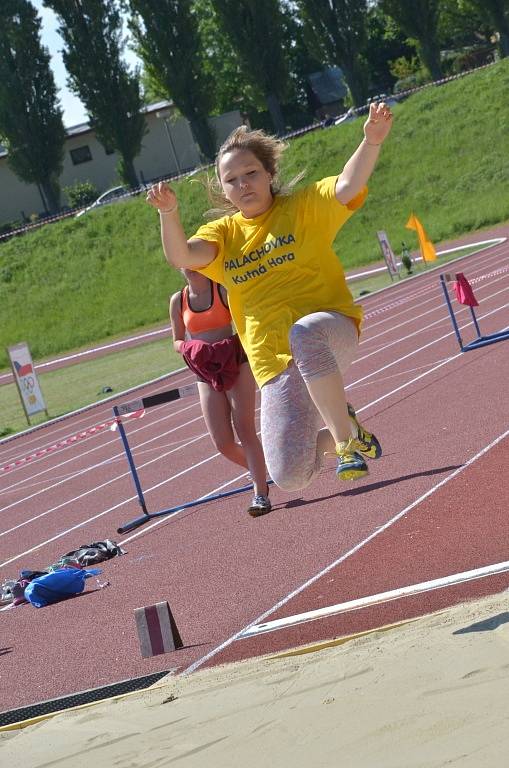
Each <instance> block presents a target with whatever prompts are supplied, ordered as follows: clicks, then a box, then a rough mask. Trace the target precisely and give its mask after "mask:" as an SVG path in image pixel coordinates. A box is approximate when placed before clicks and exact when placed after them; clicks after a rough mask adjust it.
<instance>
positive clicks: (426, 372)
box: [0, 307, 504, 568]
mask: <svg viewBox="0 0 509 768" xmlns="http://www.w3.org/2000/svg"><path fill="white" fill-rule="evenodd" d="M503 308H504V307H497V308H496V309H494V310H492V311H491V312H488V313H487V314H486V315H484V316H483V317H487V316H488V315H491V314H494V313H496V312H499V311H500V309H503ZM480 319H481V318H480ZM447 335H451V334H447ZM443 338H445V337H443ZM433 343H435V342H431V344H433ZM426 346H430V345H425V347H424V348H426ZM411 354H413V353H411ZM463 354H465V353H464V352H458V353H457V354H456V355H453V356H452V357H449V358H446V359H445V360H444V361H442V362H440V363H438V364H437V365H435V366H434V367H433V368H430V369H429V370H427V371H425V372H424V373H421V374H419V375H418V376H415V377H414V378H413V379H410V381H407V382H404V383H403V384H401V385H400V386H398V387H396V388H394V389H392V390H390V391H389V392H386V393H385V394H383V395H381V396H380V397H378V398H376V399H375V400H373V401H372V402H370V403H367V404H366V405H364V406H362V407H361V408H357V413H362V411H365V410H366V409H367V408H370V407H371V406H372V405H376V404H377V403H379V402H381V401H382V400H385V399H386V398H388V397H390V396H391V395H393V394H395V393H397V392H400V391H401V390H402V389H405V388H406V387H409V386H411V385H412V384H414V383H415V382H416V381H419V380H420V379H423V378H425V377H426V376H429V375H430V374H431V373H433V372H434V371H435V370H438V369H439V368H442V367H443V366H444V365H447V364H448V363H450V362H452V361H453V360H457V359H458V358H459V357H461V356H462V355H463ZM409 356H410V355H406V356H405V357H409ZM405 357H404V358H402V359H405ZM391 365H393V363H391V364H389V365H388V366H384V368H387V367H390V366H391ZM382 370H384V369H382ZM376 373H377V372H376ZM371 375H372V374H371ZM364 378H367V377H364ZM359 381H362V379H359ZM355 383H358V382H354V384H355ZM352 386H353V384H351V385H349V386H348V387H346V388H345V389H350V388H351V387H352ZM257 410H259V409H257ZM191 442H194V439H193V440H192V441H190V443H191ZM170 453H172V451H170ZM217 456H219V454H218V453H216V454H214V455H213V456H210V457H209V458H208V459H205V460H204V461H202V462H199V463H198V464H196V465H193V466H192V467H189V468H188V469H187V470H184V471H183V472H181V473H179V474H178V475H175V476H173V477H172V478H168V479H166V480H164V481H162V482H160V483H157V484H156V485H155V486H152V487H151V488H149V489H147V491H145V493H149V492H150V491H152V490H155V489H156V488H159V487H160V486H162V485H164V484H165V483H167V482H169V481H170V480H172V479H175V478H176V477H179V476H180V475H181V474H185V473H186V471H191V470H192V469H193V468H195V467H196V466H200V465H201V464H203V463H206V462H207V461H210V460H211V459H213V458H215V457H217ZM158 460H159V458H158V459H152V460H151V461H149V462H146V464H145V465H143V466H146V465H147V464H152V463H153V462H155V461H158ZM127 474H129V473H124V474H123V475H121V476H120V477H123V476H125V475H127ZM117 479H119V478H118V477H117V478H113V480H109V481H107V482H106V483H103V485H101V486H98V487H97V488H92V489H90V490H89V491H86V492H85V493H83V494H80V495H79V496H78V497H75V498H73V499H69V500H68V501H66V502H63V503H62V504H59V505H57V506H56V507H53V508H52V509H50V510H46V511H45V512H42V513H41V514H39V515H37V517H36V518H31V519H30V520H28V521H24V522H23V523H21V524H18V525H17V526H16V528H18V527H22V526H23V525H26V524H27V523H29V522H33V520H35V519H38V518H40V517H44V516H45V515H47V514H49V513H50V512H54V511H55V510H57V509H59V508H60V507H62V506H65V505H66V504H69V503H70V502H71V501H75V500H76V498H78V499H79V498H82V497H83V496H86V495H88V494H89V493H93V492H94V491H96V490H98V488H102V487H104V486H105V485H109V484H111V483H112V482H114V481H115V480H117ZM135 498H136V496H131V497H129V499H125V500H124V501H123V502H120V503H118V504H116V505H114V506H113V507H110V508H109V509H106V510H104V511H103V512H100V513H98V514H97V515H94V516H93V517H91V518H88V519H87V520H84V521H82V522H81V523H78V524H76V525H74V526H72V527H71V528H69V529H67V530H65V531H61V532H60V533H58V534H57V535H56V536H53V537H52V538H50V539H47V540H46V541H44V542H41V543H40V544H38V545H36V546H35V547H32V548H31V549H29V550H27V551H26V552H23V553H21V554H19V555H15V556H14V557H11V558H10V559H9V560H6V561H4V562H3V563H0V568H1V567H3V566H5V565H8V564H10V563H11V562H13V561H15V560H18V559H19V558H20V557H23V556H24V555H26V554H30V553H31V552H33V551H34V550H37V549H40V548H41V547H43V546H45V545H46V544H49V543H50V542H52V541H54V540H56V539H59V538H61V537H62V536H64V535H66V534H67V533H70V532H71V531H73V530H75V529H77V528H81V527H82V526H83V525H86V524H87V523H89V522H91V521H93V520H95V519H97V518H98V517H102V516H103V515H104V514H106V513H108V512H111V511H113V510H115V509H117V508H118V507H120V506H121V505H122V504H125V503H127V502H129V501H132V500H133V499H135ZM12 530H14V529H10V531H9V532H11V531H12ZM6 533H7V531H4V532H3V534H2V535H5V534H6Z"/></svg>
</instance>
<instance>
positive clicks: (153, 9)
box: [129, 0, 216, 159]
mask: <svg viewBox="0 0 509 768" xmlns="http://www.w3.org/2000/svg"><path fill="white" fill-rule="evenodd" d="M129 5H130V8H131V11H132V14H133V16H132V19H131V21H130V24H129V26H130V29H131V31H132V33H133V36H134V39H135V41H136V52H137V54H138V55H139V57H140V58H141V59H142V61H143V64H144V66H145V69H146V72H147V76H148V78H149V80H152V81H154V82H157V83H158V84H159V85H160V86H161V90H162V91H164V92H165V93H166V95H167V97H169V98H171V99H172V100H173V101H174V103H175V104H176V106H177V107H178V109H179V110H180V112H181V113H182V114H183V115H184V116H185V117H186V118H187V119H188V120H189V123H190V124H191V130H192V132H193V135H194V137H195V139H196V141H197V142H198V145H199V147H200V149H201V151H202V153H203V155H204V156H205V157H206V158H207V159H212V158H213V157H214V154H215V149H216V147H215V137H214V132H213V130H212V128H211V126H210V124H209V122H208V115H209V110H210V108H211V105H212V91H213V82H212V80H211V79H210V78H209V76H208V75H207V74H206V73H204V71H203V66H202V64H203V56H202V50H201V43H200V37H199V34H198V18H197V16H196V14H195V13H194V12H193V8H192V0H130V2H129Z"/></svg>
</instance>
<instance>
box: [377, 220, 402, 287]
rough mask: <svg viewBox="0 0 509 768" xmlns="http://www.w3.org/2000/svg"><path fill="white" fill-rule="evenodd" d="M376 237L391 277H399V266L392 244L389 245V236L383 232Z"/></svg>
mask: <svg viewBox="0 0 509 768" xmlns="http://www.w3.org/2000/svg"><path fill="white" fill-rule="evenodd" d="M376 236H377V237H378V242H379V243H380V248H381V249H382V253H383V257H384V259H385V263H386V264H387V269H388V270H389V274H390V276H391V277H392V275H397V274H398V265H397V263H396V257H395V255H394V252H393V250H392V248H391V244H390V243H389V238H388V237H387V234H386V233H385V232H384V231H383V230H382V231H381V232H377V233H376Z"/></svg>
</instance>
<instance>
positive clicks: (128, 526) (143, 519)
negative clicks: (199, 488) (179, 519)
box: [117, 480, 274, 533]
mask: <svg viewBox="0 0 509 768" xmlns="http://www.w3.org/2000/svg"><path fill="white" fill-rule="evenodd" d="M273 483H274V481H273V480H267V485H272V484H273ZM252 490H253V485H252V483H250V484H249V485H243V486H242V488H235V489H234V490H233V491H223V492H222V493H214V494H212V495H211V496H204V497H203V498H201V499H195V500H194V501H186V502H185V503H184V504H179V505H178V506H176V507H169V509H161V510H160V511H159V512H145V511H144V514H143V515H140V516H139V517H136V518H135V519H134V520H131V521H130V522H129V523H125V524H124V525H121V526H120V528H117V533H127V532H128V531H133V530H134V529H135V528H139V527H140V526H142V525H144V524H145V523H148V521H149V520H153V519H154V518H157V517H164V516H165V515H172V514H174V513H175V512H182V511H183V510H184V509H189V508H190V507H197V506H199V505H201V504H206V503H207V502H208V501H218V500H219V499H226V498H228V497H229V496H236V495H237V493H245V492H246V491H252Z"/></svg>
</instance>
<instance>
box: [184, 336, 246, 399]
mask: <svg viewBox="0 0 509 768" xmlns="http://www.w3.org/2000/svg"><path fill="white" fill-rule="evenodd" d="M180 352H181V354H182V357H183V358H184V360H185V362H186V365H187V366H188V368H190V369H191V370H192V371H194V373H195V374H196V375H197V376H198V378H200V379H202V380H203V381H206V382H207V384H210V386H211V387H213V389H215V390H217V391H218V392H222V391H223V390H227V389H231V388H232V387H233V385H234V384H235V380H236V379H237V376H238V374H239V369H240V366H241V365H242V363H244V362H245V361H246V355H245V352H244V350H243V348H242V344H241V343H240V339H239V337H238V336H237V335H235V336H229V337H228V338H227V339H221V341H214V342H213V343H210V342H207V341H201V340H200V339H192V340H191V341H184V342H182V346H181V347H180Z"/></svg>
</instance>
